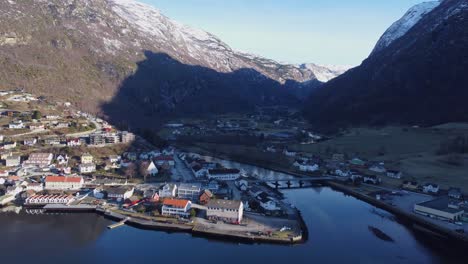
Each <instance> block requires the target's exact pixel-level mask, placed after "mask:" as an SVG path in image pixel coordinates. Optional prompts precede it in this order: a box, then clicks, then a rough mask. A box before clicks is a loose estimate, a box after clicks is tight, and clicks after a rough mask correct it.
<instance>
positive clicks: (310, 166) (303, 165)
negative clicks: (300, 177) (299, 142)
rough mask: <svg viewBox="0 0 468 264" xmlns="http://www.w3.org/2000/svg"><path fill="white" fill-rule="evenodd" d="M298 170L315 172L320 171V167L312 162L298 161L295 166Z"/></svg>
mask: <svg viewBox="0 0 468 264" xmlns="http://www.w3.org/2000/svg"><path fill="white" fill-rule="evenodd" d="M293 165H294V166H295V167H296V168H298V169H299V170H300V171H303V172H314V171H318V170H319V165H317V164H314V163H310V162H299V161H296V162H294V164H293Z"/></svg>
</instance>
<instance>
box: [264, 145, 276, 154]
mask: <svg viewBox="0 0 468 264" xmlns="http://www.w3.org/2000/svg"><path fill="white" fill-rule="evenodd" d="M266 151H267V152H271V153H276V148H275V147H274V146H268V147H267V148H266Z"/></svg>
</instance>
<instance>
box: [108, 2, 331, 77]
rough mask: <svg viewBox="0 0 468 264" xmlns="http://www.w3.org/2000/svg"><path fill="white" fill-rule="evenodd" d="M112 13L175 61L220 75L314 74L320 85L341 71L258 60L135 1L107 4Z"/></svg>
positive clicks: (277, 75) (301, 75)
mask: <svg viewBox="0 0 468 264" xmlns="http://www.w3.org/2000/svg"><path fill="white" fill-rule="evenodd" d="M109 3H110V6H111V8H112V10H113V11H114V12H115V13H116V14H117V15H118V16H120V17H121V18H122V19H124V20H126V21H127V22H128V25H129V26H130V27H131V28H132V29H133V30H134V31H136V32H138V33H139V35H140V36H141V37H143V38H147V39H148V40H149V41H150V42H156V43H158V46H160V47H161V48H163V49H164V50H165V51H166V52H168V53H170V54H171V55H173V56H174V57H176V58H177V59H178V60H180V61H182V62H184V63H191V64H197V65H202V66H206V67H209V68H212V69H215V70H217V71H220V72H232V71H235V70H239V69H244V68H250V69H255V70H257V71H259V72H260V73H262V74H264V75H265V76H267V77H270V78H272V79H275V80H277V81H279V82H281V83H284V82H285V81H287V80H294V81H298V82H305V81H310V80H314V79H315V77H314V74H315V73H316V72H317V73H318V74H321V76H320V77H322V76H323V74H322V72H327V74H326V75H327V76H326V77H325V78H321V79H320V81H322V82H323V81H328V80H329V79H331V78H334V77H336V76H337V75H339V74H340V71H336V70H333V69H330V70H329V69H327V68H326V67H321V68H320V70H317V71H311V70H312V69H311V68H308V67H297V66H295V65H291V64H284V63H278V62H276V61H274V60H271V59H267V58H263V57H261V56H257V55H253V54H249V53H244V52H239V51H235V50H233V49H231V47H229V46H228V45H227V44H226V43H224V42H223V41H221V40H220V39H219V38H217V37H216V36H214V35H213V34H210V33H208V32H206V31H203V30H201V29H196V28H192V27H189V26H186V25H184V24H181V23H179V22H177V21H174V20H172V19H170V18H168V17H166V16H164V15H163V14H161V12H160V11H159V10H157V9H156V8H154V7H152V6H150V5H147V4H143V3H140V2H137V1H134V0H109Z"/></svg>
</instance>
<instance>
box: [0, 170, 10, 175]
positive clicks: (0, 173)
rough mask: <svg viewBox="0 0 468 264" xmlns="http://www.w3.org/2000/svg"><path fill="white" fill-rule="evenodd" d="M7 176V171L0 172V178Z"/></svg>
mask: <svg viewBox="0 0 468 264" xmlns="http://www.w3.org/2000/svg"><path fill="white" fill-rule="evenodd" d="M8 175H9V173H8V171H6V170H0V177H7V176H8Z"/></svg>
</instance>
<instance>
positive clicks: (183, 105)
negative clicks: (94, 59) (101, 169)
mask: <svg viewBox="0 0 468 264" xmlns="http://www.w3.org/2000/svg"><path fill="white" fill-rule="evenodd" d="M145 56H146V59H145V60H143V61H141V62H139V63H138V64H137V70H136V71H135V73H134V74H133V75H131V76H129V77H128V78H127V79H125V80H124V81H123V82H122V83H121V85H120V88H119V90H118V92H117V93H116V95H115V96H114V98H113V99H112V100H111V101H110V102H108V103H105V104H103V105H101V110H102V113H103V114H104V116H105V118H106V119H107V120H108V121H109V122H111V123H112V124H114V125H116V126H117V127H119V128H120V129H124V130H130V131H132V132H135V133H140V134H141V133H142V131H147V130H156V129H157V128H158V127H160V126H161V125H162V124H163V123H164V122H167V121H168V120H169V119H170V118H177V117H201V116H206V115H209V114H222V113H231V112H238V113H245V112H249V111H252V110H254V109H255V107H256V106H274V105H282V106H294V107H297V106H298V104H299V103H300V99H299V96H298V95H299V94H300V93H305V92H304V91H305V89H308V88H307V87H309V86H305V85H301V84H299V83H297V82H293V81H288V82H286V83H285V84H280V83H279V82H277V81H275V80H272V79H270V78H267V77H265V76H264V75H262V74H261V73H259V72H257V71H255V70H252V69H240V70H237V71H234V72H231V73H220V72H217V71H215V70H212V69H209V68H206V67H202V66H194V65H187V64H183V63H181V62H179V61H177V60H176V59H174V58H172V57H170V56H169V55H167V54H164V53H153V52H151V51H146V52H145ZM298 89H301V91H299V90H298ZM298 91H299V92H298Z"/></svg>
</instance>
